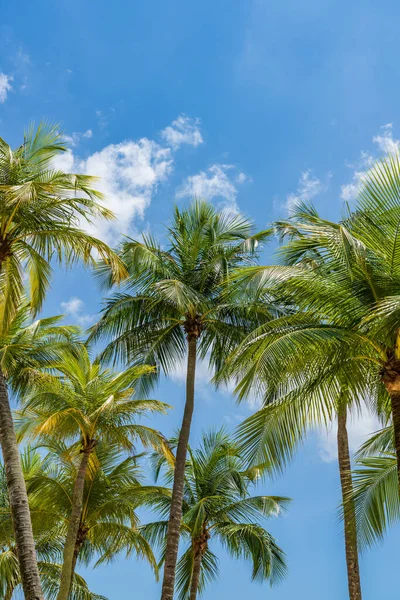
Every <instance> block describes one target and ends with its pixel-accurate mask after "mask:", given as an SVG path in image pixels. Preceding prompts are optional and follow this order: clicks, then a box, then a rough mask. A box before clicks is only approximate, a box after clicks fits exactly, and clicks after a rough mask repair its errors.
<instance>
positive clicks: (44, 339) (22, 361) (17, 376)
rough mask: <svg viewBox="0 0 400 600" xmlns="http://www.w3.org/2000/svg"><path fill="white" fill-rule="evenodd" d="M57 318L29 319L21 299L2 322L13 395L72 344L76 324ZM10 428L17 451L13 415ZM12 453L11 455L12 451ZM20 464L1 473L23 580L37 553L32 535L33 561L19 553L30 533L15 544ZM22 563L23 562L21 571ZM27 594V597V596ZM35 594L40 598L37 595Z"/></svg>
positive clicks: (2, 354)
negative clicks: (6, 322) (63, 323)
mask: <svg viewBox="0 0 400 600" xmlns="http://www.w3.org/2000/svg"><path fill="white" fill-rule="evenodd" d="M60 319H61V317H50V318H46V319H39V320H37V321H34V322H32V320H31V311H30V306H29V305H28V304H27V303H25V302H24V303H21V304H20V306H19V307H18V309H17V310H16V311H15V312H14V314H13V316H12V318H11V319H10V321H9V322H8V326H7V328H6V327H5V325H4V324H3V327H2V328H1V334H0V370H1V372H2V374H3V376H4V380H5V381H6V382H7V383H8V386H9V388H10V389H11V390H12V391H13V392H14V394H16V395H17V394H20V393H23V392H24V390H26V389H27V388H29V387H30V386H31V385H33V382H37V381H38V380H39V379H40V380H42V379H43V377H44V374H43V369H44V368H45V367H46V366H47V365H49V364H50V362H51V361H54V360H55V359H56V357H57V356H59V353H60V352H61V350H62V349H63V348H65V347H66V346H67V345H69V344H70V343H71V339H72V338H73V337H74V335H75V334H76V333H77V331H78V330H77V328H75V327H71V326H65V325H60V324H59V321H60ZM7 393H8V392H7ZM10 416H11V413H10ZM3 425H4V424H3ZM10 427H12V430H10V432H9V433H10V439H11V438H12V440H13V444H15V448H14V450H16V451H18V446H17V442H16V439H15V434H14V428H13V422H12V417H11V424H10ZM12 456H14V455H13V454H12ZM14 458H15V457H14ZM12 465H14V466H15V469H16V471H15V473H16V474H15V473H14V471H13V470H12V469H11V467H12ZM20 467H21V465H20V459H19V455H18V458H17V460H16V461H12V463H11V465H10V463H9V462H8V463H6V464H5V468H4V473H5V476H6V478H7V480H8V481H9V480H10V479H12V484H11V485H9V486H8V495H9V499H10V507H11V513H12V516H13V521H12V522H13V526H14V528H15V540H16V547H17V550H18V556H19V569H20V574H21V579H22V582H24V578H23V575H22V574H23V572H25V576H26V575H27V573H31V571H30V567H31V566H32V560H34V563H33V564H34V565H35V564H36V553H35V547H34V542H33V538H32V540H31V543H32V546H31V545H29V544H28V549H31V550H32V553H33V555H32V557H31V559H32V560H30V557H29V554H28V555H26V554H25V555H22V556H21V552H22V551H21V543H22V548H24V547H25V546H24V544H25V543H28V542H29V535H28V536H27V539H25V538H24V539H23V540H22V542H21V543H19V545H18V540H19V539H20V536H21V535H22V531H23V530H24V529H26V528H27V527H28V528H30V515H29V507H28V506H27V505H25V504H23V505H22V506H20V505H19V504H18V501H19V500H21V498H22V499H24V498H25V491H26V490H25V482H24V481H22V483H21V482H20V479H19V476H18V473H19V472H20V471H19V469H20ZM21 473H22V471H21ZM15 504H17V508H16V510H17V512H18V514H20V515H21V514H23V515H25V513H26V512H27V518H28V521H26V520H23V521H22V522H21V523H19V525H17V524H16V521H15V518H14V517H15V515H14V512H15V511H14V508H13V507H14V505H15ZM25 509H26V511H25ZM25 516H26V515H25ZM29 530H30V529H29ZM21 565H24V570H23V569H22V566H21ZM35 572H36V567H35V569H34V573H35ZM25 578H26V577H25ZM29 581H31V580H29ZM39 585H40V582H39ZM32 586H33V583H32V581H31V583H30V584H29V585H28V588H29V589H37V582H36V584H35V586H36V587H35V586H33V587H32ZM23 587H24V592H25V590H26V587H27V586H26V585H23ZM35 593H36V592H35ZM26 597H29V596H27V595H26ZM36 597H38V598H40V596H36Z"/></svg>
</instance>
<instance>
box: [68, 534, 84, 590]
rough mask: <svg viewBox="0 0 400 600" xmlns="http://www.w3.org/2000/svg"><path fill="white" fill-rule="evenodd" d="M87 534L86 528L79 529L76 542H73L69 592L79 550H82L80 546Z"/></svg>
mask: <svg viewBox="0 0 400 600" xmlns="http://www.w3.org/2000/svg"><path fill="white" fill-rule="evenodd" d="M87 532H88V529H87V528H86V527H85V528H82V527H79V530H78V534H77V536H76V542H75V548H74V556H73V559H72V569H71V584H70V590H71V588H72V584H73V581H74V575H75V569H76V563H77V560H78V556H79V553H80V551H81V548H82V546H83V544H84V542H85V540H86V535H87Z"/></svg>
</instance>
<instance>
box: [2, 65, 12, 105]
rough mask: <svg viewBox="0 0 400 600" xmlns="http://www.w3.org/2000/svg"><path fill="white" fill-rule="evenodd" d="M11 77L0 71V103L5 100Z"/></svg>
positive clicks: (10, 88)
mask: <svg viewBox="0 0 400 600" xmlns="http://www.w3.org/2000/svg"><path fill="white" fill-rule="evenodd" d="M12 80H13V78H12V76H11V75H6V74H5V73H0V103H2V104H3V102H5V101H6V100H7V95H8V92H11V90H12V89H13V88H12V85H11V82H12Z"/></svg>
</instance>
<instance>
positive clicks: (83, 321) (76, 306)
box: [60, 296, 96, 327]
mask: <svg viewBox="0 0 400 600" xmlns="http://www.w3.org/2000/svg"><path fill="white" fill-rule="evenodd" d="M60 306H61V309H62V310H63V311H64V313H65V314H66V315H67V316H68V317H71V318H73V319H74V321H75V322H76V323H77V324H78V325H81V326H82V327H89V325H92V323H94V321H95V320H96V316H95V315H90V314H88V313H86V312H85V303H84V302H83V300H81V298H78V297H76V296H74V297H72V298H70V299H69V300H67V301H65V302H61V305H60Z"/></svg>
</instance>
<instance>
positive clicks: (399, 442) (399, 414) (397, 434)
mask: <svg viewBox="0 0 400 600" xmlns="http://www.w3.org/2000/svg"><path fill="white" fill-rule="evenodd" d="M390 399H391V401H392V402H391V404H392V420H393V430H394V446H395V449H396V458H397V479H398V482H399V489H400V392H398V391H392V392H391V393H390Z"/></svg>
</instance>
